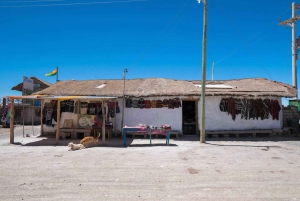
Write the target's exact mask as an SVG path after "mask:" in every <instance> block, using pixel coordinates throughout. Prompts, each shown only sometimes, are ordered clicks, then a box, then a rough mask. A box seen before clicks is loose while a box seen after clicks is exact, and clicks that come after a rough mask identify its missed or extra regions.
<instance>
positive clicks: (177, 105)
mask: <svg viewBox="0 0 300 201" xmlns="http://www.w3.org/2000/svg"><path fill="white" fill-rule="evenodd" d="M173 103H174V108H180V107H181V101H180V99H179V98H174V99H173Z"/></svg>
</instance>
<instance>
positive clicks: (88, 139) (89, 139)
mask: <svg viewBox="0 0 300 201" xmlns="http://www.w3.org/2000/svg"><path fill="white" fill-rule="evenodd" d="M100 136H101V133H100V132H98V137H93V136H87V137H84V138H83V139H82V140H80V144H82V145H83V146H85V147H88V146H89V145H90V144H91V143H92V142H94V143H95V144H96V145H97V144H98V138H99V137H100Z"/></svg>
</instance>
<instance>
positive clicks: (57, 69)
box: [56, 66, 58, 82]
mask: <svg viewBox="0 0 300 201" xmlns="http://www.w3.org/2000/svg"><path fill="white" fill-rule="evenodd" d="M57 81H58V66H56V82H57Z"/></svg>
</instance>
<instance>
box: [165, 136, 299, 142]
mask: <svg viewBox="0 0 300 201" xmlns="http://www.w3.org/2000/svg"><path fill="white" fill-rule="evenodd" d="M171 139H172V138H171ZM173 140H174V141H199V142H200V136H196V135H193V136H192V135H190V136H179V138H174V139H173ZM205 141H225V142H226V141H254V142H261V141H272V142H279V141H300V136H295V135H290V136H283V135H276V136H264V135H257V137H252V136H250V135H244V136H240V137H235V136H234V137H232V136H229V137H226V136H223V137H215V136H213V137H205Z"/></svg>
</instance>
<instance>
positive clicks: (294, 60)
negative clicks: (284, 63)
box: [279, 2, 300, 99]
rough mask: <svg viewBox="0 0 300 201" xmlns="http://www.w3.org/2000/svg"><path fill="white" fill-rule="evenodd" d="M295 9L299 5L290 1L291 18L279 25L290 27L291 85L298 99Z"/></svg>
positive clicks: (297, 8)
mask: <svg viewBox="0 0 300 201" xmlns="http://www.w3.org/2000/svg"><path fill="white" fill-rule="evenodd" d="M296 10H300V5H297V4H296V3H295V2H293V3H292V18H290V19H288V20H285V21H283V22H280V23H279V25H281V26H282V25H286V26H291V27H292V81H293V86H294V87H295V88H296V98H297V99H298V83H297V60H298V47H299V46H300V44H299V43H298V44H297V42H296V22H297V20H299V19H300V16H299V15H297V16H296Z"/></svg>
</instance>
